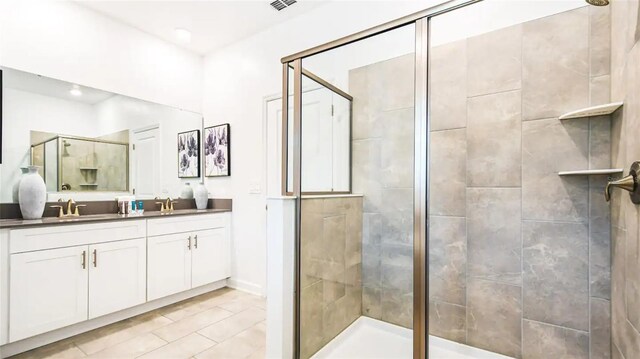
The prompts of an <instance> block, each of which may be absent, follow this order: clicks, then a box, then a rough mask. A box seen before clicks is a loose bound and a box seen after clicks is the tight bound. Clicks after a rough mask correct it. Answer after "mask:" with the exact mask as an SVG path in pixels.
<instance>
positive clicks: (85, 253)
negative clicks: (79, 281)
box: [82, 251, 87, 269]
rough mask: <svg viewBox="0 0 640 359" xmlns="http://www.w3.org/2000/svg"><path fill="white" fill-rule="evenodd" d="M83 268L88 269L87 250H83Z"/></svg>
mask: <svg viewBox="0 0 640 359" xmlns="http://www.w3.org/2000/svg"><path fill="white" fill-rule="evenodd" d="M82 269H87V251H82Z"/></svg>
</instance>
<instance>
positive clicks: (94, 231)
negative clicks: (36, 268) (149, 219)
mask: <svg viewBox="0 0 640 359" xmlns="http://www.w3.org/2000/svg"><path fill="white" fill-rule="evenodd" d="M144 237H146V225H145V221H144V220H127V221H118V222H106V223H93V224H64V225H62V224H61V225H55V226H49V227H38V228H26V229H14V230H11V232H10V233H9V252H10V253H11V254H14V253H22V252H30V251H37V250H43V249H52V248H61V247H71V246H78V245H87V244H94V243H102V242H109V241H120V240H124V239H134V238H144Z"/></svg>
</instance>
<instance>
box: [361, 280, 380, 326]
mask: <svg viewBox="0 0 640 359" xmlns="http://www.w3.org/2000/svg"><path fill="white" fill-rule="evenodd" d="M362 315H364V316H367V317H369V318H374V319H382V290H381V289H380V288H379V287H367V286H363V287H362Z"/></svg>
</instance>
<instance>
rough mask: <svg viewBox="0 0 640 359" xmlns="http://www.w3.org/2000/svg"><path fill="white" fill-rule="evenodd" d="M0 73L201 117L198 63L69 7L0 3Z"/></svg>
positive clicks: (65, 3) (193, 56)
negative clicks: (12, 71)
mask: <svg viewBox="0 0 640 359" xmlns="http://www.w3.org/2000/svg"><path fill="white" fill-rule="evenodd" d="M0 66H6V67H11V68H14V69H17V70H23V71H27V72H32V73H36V74H40V75H44V76H48V77H52V78H56V79H61V80H65V81H69V82H74V83H78V84H81V85H84V86H90V87H95V88H98V89H102V90H106V91H110V92H115V93H120V94H123V95H127V96H131V97H136V98H140V99H144V100H148V101H152V102H157V103H161V104H165V105H170V106H174V107H178V108H183V109H188V110H191V111H196V112H201V106H202V57H200V56H198V55H196V54H193V53H190V52H188V51H186V50H183V49H181V48H179V47H177V46H174V45H172V44H169V43H167V42H165V41H163V40H160V39H158V38H156V37H153V36H151V35H149V34H146V33H144V32H142V31H139V30H137V29H134V28H132V27H130V26H127V25H124V24H122V23H119V22H116V21H114V20H111V19H110V18H108V17H105V16H102V15H100V14H98V13H96V12H93V11H91V10H88V9H85V8H83V7H81V6H79V5H77V4H74V3H73V2H71V1H21V0H2V1H0Z"/></svg>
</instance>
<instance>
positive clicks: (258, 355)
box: [247, 347, 267, 359]
mask: <svg viewBox="0 0 640 359" xmlns="http://www.w3.org/2000/svg"><path fill="white" fill-rule="evenodd" d="M266 357H267V350H266V347H262V348H260V349H258V350H256V351H255V352H253V354H251V355H249V356H248V357H247V359H265V358H266Z"/></svg>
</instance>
